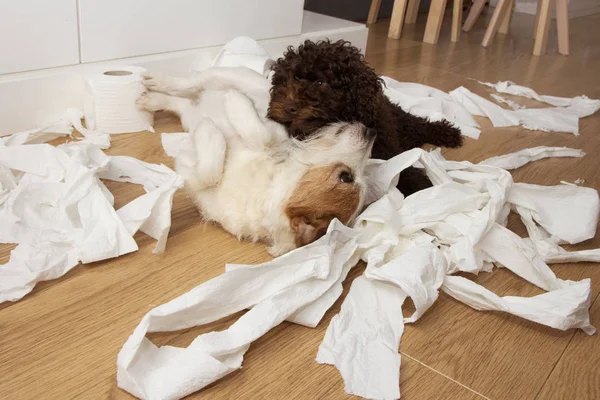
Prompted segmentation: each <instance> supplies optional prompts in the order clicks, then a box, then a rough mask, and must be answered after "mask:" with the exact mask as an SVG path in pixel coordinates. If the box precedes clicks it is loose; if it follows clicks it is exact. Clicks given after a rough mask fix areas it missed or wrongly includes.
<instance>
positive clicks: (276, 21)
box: [0, 0, 304, 62]
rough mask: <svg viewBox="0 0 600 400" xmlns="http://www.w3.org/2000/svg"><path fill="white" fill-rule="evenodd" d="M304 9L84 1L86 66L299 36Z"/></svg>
mask: <svg viewBox="0 0 600 400" xmlns="http://www.w3.org/2000/svg"><path fill="white" fill-rule="evenodd" d="M0 1H1V0H0ZM47 1H48V2H52V3H53V2H54V0H47ZM303 7H304V0H79V13H80V17H79V18H80V27H81V30H80V35H81V61H82V62H94V61H102V60H111V59H117V58H125V57H134V56H139V55H145V54H156V53H163V52H169V51H177V50H185V49H192V48H200V47H207V46H215V45H220V44H223V43H225V42H227V41H228V40H230V39H232V38H234V37H236V36H239V35H246V36H250V37H252V38H254V39H257V40H260V39H267V38H275V37H282V36H291V35H298V34H300V32H301V29H302V14H303V13H302V10H303Z"/></svg>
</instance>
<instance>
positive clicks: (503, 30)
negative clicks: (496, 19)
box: [498, 0, 515, 35]
mask: <svg viewBox="0 0 600 400" xmlns="http://www.w3.org/2000/svg"><path fill="white" fill-rule="evenodd" d="M514 8H515V0H510V1H509V3H508V11H507V12H506V14H504V18H502V23H501V24H500V29H498V33H502V34H504V35H506V34H507V33H508V28H509V27H510V19H511V18H512V15H513V12H514Z"/></svg>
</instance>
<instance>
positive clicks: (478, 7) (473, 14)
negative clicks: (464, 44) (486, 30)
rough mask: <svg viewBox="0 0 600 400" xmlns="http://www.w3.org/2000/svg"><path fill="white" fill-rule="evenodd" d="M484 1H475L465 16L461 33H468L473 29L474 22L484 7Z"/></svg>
mask: <svg viewBox="0 0 600 400" xmlns="http://www.w3.org/2000/svg"><path fill="white" fill-rule="evenodd" d="M485 1H486V0H475V2H474V3H473V6H472V7H471V11H469V15H467V20H466V21H465V24H464V25H463V31H465V32H468V31H470V30H471V28H473V25H475V21H477V19H478V18H479V15H481V12H482V11H483V7H485Z"/></svg>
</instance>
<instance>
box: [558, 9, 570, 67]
mask: <svg viewBox="0 0 600 400" xmlns="http://www.w3.org/2000/svg"><path fill="white" fill-rule="evenodd" d="M568 4H569V2H568V0H556V27H557V31H558V52H559V53H560V54H562V55H564V56H568V55H569V10H568Z"/></svg>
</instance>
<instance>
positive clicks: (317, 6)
mask: <svg viewBox="0 0 600 400" xmlns="http://www.w3.org/2000/svg"><path fill="white" fill-rule="evenodd" d="M393 6H394V0H383V1H382V2H381V8H380V9H379V18H381V19H386V18H390V17H391V15H392V7H393ZM370 7H371V0H305V2H304V9H305V10H308V11H313V12H316V13H319V14H325V15H329V16H332V17H337V18H341V19H347V20H349V21H356V22H364V21H366V20H367V16H368V15H369V8H370ZM428 8H429V0H421V5H420V7H419V11H421V12H422V11H426V10H427V9H428Z"/></svg>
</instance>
